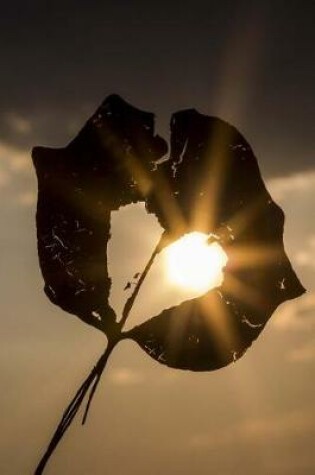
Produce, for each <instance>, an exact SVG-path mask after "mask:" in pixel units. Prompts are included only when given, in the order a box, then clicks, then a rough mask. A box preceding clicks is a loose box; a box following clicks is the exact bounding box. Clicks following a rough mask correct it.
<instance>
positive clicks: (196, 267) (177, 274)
mask: <svg viewBox="0 0 315 475" xmlns="http://www.w3.org/2000/svg"><path fill="white" fill-rule="evenodd" d="M209 237H210V236H209V235H207V234H204V233H200V232H192V233H189V234H186V235H185V236H183V237H182V238H180V239H178V240H177V241H176V242H174V243H173V244H171V245H169V246H168V247H167V248H166V250H165V251H166V252H165V258H166V261H165V265H166V274H167V278H168V280H169V282H170V283H171V284H173V285H176V286H178V287H181V288H183V289H187V290H192V291H197V292H207V291H208V290H210V289H211V288H214V287H218V286H219V285H221V283H222V281H223V277H224V276H223V268H224V267H225V266H226V263H227V260H228V257H227V255H226V253H225V252H224V250H223V248H222V247H221V246H220V244H218V243H217V242H214V243H211V244H209V243H208V240H209Z"/></svg>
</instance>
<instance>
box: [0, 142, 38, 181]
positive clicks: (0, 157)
mask: <svg viewBox="0 0 315 475" xmlns="http://www.w3.org/2000/svg"><path fill="white" fill-rule="evenodd" d="M31 170H32V167H31V159H30V152H29V151H27V150H24V149H20V148H17V147H13V146H11V145H8V144H6V143H5V142H0V172H2V173H3V172H6V173H7V174H8V176H10V177H12V175H14V174H19V173H30V172H31Z"/></svg>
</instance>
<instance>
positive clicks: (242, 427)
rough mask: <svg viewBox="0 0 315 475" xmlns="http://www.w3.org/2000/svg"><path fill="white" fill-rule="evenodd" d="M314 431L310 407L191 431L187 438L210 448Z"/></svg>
mask: <svg viewBox="0 0 315 475" xmlns="http://www.w3.org/2000/svg"><path fill="white" fill-rule="evenodd" d="M314 431H315V415H314V413H313V412H310V411H294V412H292V413H289V414H288V413H285V414H279V415H278V414H277V415H273V416H269V417H257V418H252V419H248V420H245V421H243V422H241V423H238V424H234V425H232V426H231V427H229V428H225V429H224V430H221V431H216V432H215V433H214V432H211V433H208V432H207V433H200V434H194V435H193V436H192V437H191V439H190V440H189V442H188V445H189V446H190V448H193V449H203V448H204V449H209V448H218V447H225V446H229V445H235V441H238V443H245V444H257V443H261V442H268V444H270V443H272V442H276V441H279V440H282V439H286V438H288V437H291V436H295V437H298V436H299V435H305V434H306V433H312V432H314Z"/></svg>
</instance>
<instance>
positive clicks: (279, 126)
mask: <svg viewBox="0 0 315 475" xmlns="http://www.w3.org/2000/svg"><path fill="white" fill-rule="evenodd" d="M314 10H315V4H314V2H312V1H305V2H303V6H301V2H297V1H293V2H285V1H273V2H271V1H265V2H263V1H254V2H249V1H239V2H233V1H221V2H209V1H198V0H195V1H191V0H190V1H187V2H185V4H183V3H182V2H181V3H180V4H179V3H178V2H172V3H170V2H163V1H161V2H155V3H153V2H144V1H139V0H138V1H133V2H123V1H118V2H117V1H116V2H114V1H107V2H100V1H99V2H97V1H90V2H88V3H87V2H83V1H82V0H80V1H65V2H61V1H55V2H40V1H32V2H17V1H12V2H8V3H6V4H4V5H2V11H1V18H0V52H1V58H2V65H1V66H2V67H1V77H0V105H1V114H0V138H1V139H2V140H4V141H8V142H11V143H14V144H15V145H21V146H26V147H31V146H32V145H34V144H36V143H42V144H50V145H52V146H53V145H63V144H64V143H65V142H67V141H68V140H70V138H71V137H72V136H73V135H74V133H75V132H76V131H77V130H78V128H80V126H81V125H82V122H84V121H85V120H86V119H87V117H88V116H89V115H90V114H91V113H92V112H93V111H94V109H95V108H96V106H97V105H98V104H99V102H100V101H101V100H102V99H103V98H104V97H105V95H107V94H109V93H111V92H117V93H120V94H121V95H123V96H124V97H125V98H126V99H127V100H129V101H131V102H132V103H134V104H135V105H137V106H138V107H140V108H146V109H149V110H152V111H154V112H156V114H157V115H158V118H159V122H158V124H159V126H160V127H161V128H162V129H163V130H164V132H165V131H167V128H168V120H169V116H170V114H171V112H172V111H173V110H177V109H180V108H185V107H192V106H193V107H195V108H197V109H199V110H200V111H202V112H203V111H204V112H205V113H207V114H213V115H220V116H221V117H222V118H223V119H225V120H228V121H230V122H233V123H234V124H235V125H236V126H238V127H239V128H240V129H241V131H242V132H243V133H244V134H245V135H246V137H247V138H248V140H249V141H250V143H251V144H252V146H253V148H254V150H255V151H256V153H257V155H258V157H259V160H260V163H261V166H262V169H263V172H264V173H265V174H267V175H271V174H278V175H281V174H284V173H290V172H294V171H296V170H298V169H307V168H310V167H312V166H314V156H313V155H312V150H314V142H313V133H312V120H311V119H312V104H313V103H314V88H313V82H314V66H313V64H314V62H312V60H311V59H312V46H313V44H314V29H313V27H312V18H313V17H314ZM10 114H11V117H12V114H14V115H15V116H16V117H17V118H18V119H22V120H24V121H28V123H29V124H30V127H29V128H27V130H24V132H23V131H21V130H17V129H16V128H15V127H14V126H13V125H14V124H13V123H12V120H11V121H10V120H8V116H9V117H10Z"/></svg>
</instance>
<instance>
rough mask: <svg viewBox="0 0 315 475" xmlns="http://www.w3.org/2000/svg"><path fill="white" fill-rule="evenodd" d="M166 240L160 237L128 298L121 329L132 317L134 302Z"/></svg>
mask: <svg viewBox="0 0 315 475" xmlns="http://www.w3.org/2000/svg"><path fill="white" fill-rule="evenodd" d="M164 238H165V235H164V234H162V236H161V237H160V239H159V242H158V244H157V245H156V247H155V249H154V251H153V253H152V255H151V257H150V259H149V260H148V262H147V265H146V266H145V268H144V270H143V272H142V274H141V275H140V278H139V280H138V282H137V284H136V286H135V288H134V290H133V292H132V294H131V295H130V297H129V298H128V300H127V302H126V304H125V306H124V309H123V312H122V318H121V320H120V322H119V326H120V328H123V326H124V324H125V323H126V320H127V318H128V317H129V315H130V312H131V309H132V307H133V304H134V302H135V300H136V298H137V295H138V293H139V291H140V288H141V285H142V284H143V282H144V280H145V278H146V276H147V274H148V272H149V270H150V269H151V267H152V264H153V262H154V259H155V258H156V256H157V254H158V253H159V252H160V250H161V247H162V242H163V240H164Z"/></svg>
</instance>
